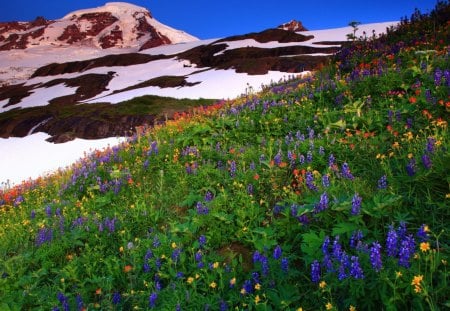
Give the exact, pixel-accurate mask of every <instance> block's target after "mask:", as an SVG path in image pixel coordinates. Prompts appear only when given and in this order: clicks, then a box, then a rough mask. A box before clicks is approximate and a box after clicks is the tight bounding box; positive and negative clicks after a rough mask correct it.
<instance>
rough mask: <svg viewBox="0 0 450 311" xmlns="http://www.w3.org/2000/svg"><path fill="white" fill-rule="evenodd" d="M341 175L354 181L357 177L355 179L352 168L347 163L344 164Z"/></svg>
mask: <svg viewBox="0 0 450 311" xmlns="http://www.w3.org/2000/svg"><path fill="white" fill-rule="evenodd" d="M341 173H342V176H343V177H344V178H347V179H350V180H353V179H354V178H355V177H353V175H352V173H351V172H350V168H349V166H348V164H347V163H346V162H345V163H344V164H342V168H341Z"/></svg>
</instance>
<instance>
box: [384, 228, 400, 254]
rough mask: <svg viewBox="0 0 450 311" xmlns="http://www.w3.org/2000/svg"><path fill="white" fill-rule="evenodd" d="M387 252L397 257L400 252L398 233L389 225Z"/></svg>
mask: <svg viewBox="0 0 450 311" xmlns="http://www.w3.org/2000/svg"><path fill="white" fill-rule="evenodd" d="M386 252H387V254H388V256H390V257H395V256H397V254H398V235H397V232H396V231H395V230H394V228H393V227H392V226H389V232H388V234H387V237H386Z"/></svg>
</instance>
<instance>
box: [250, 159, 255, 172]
mask: <svg viewBox="0 0 450 311" xmlns="http://www.w3.org/2000/svg"><path fill="white" fill-rule="evenodd" d="M255 168H256V164H255V162H253V161H252V162H251V163H250V169H251V170H252V171H254V170H255Z"/></svg>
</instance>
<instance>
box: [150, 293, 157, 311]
mask: <svg viewBox="0 0 450 311" xmlns="http://www.w3.org/2000/svg"><path fill="white" fill-rule="evenodd" d="M157 299H158V294H157V293H156V292H153V293H151V294H150V296H149V297H148V306H149V307H150V308H152V309H153V308H154V307H155V306H156V300H157Z"/></svg>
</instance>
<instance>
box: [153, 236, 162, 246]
mask: <svg viewBox="0 0 450 311" xmlns="http://www.w3.org/2000/svg"><path fill="white" fill-rule="evenodd" d="M160 245H161V242H160V241H159V238H158V236H157V235H155V237H154V238H153V247H154V248H157V247H158V246H160Z"/></svg>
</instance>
